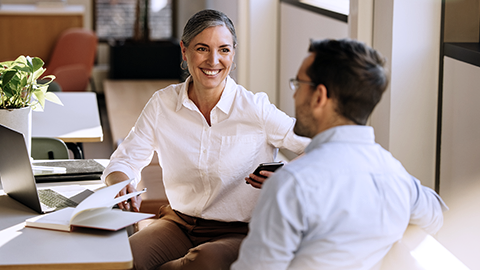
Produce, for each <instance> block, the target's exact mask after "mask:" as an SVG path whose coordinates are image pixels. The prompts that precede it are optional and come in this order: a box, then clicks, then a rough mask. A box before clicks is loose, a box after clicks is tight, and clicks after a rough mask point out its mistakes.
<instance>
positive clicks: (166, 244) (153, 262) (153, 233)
mask: <svg viewBox="0 0 480 270" xmlns="http://www.w3.org/2000/svg"><path fill="white" fill-rule="evenodd" d="M129 240H130V247H131V249H132V254H133V265H134V269H136V270H144V269H156V267H158V266H160V265H162V264H164V263H165V262H168V261H171V260H175V259H178V258H181V257H183V256H184V255H185V254H187V253H188V250H189V249H190V248H192V247H193V245H192V242H190V240H189V239H188V237H187V236H186V235H185V233H184V232H183V231H182V230H181V229H180V228H179V227H178V225H177V224H176V223H175V222H173V221H170V220H165V219H159V220H156V221H154V222H153V223H152V224H150V225H149V226H148V227H146V228H144V229H142V230H141V231H139V232H137V233H135V234H133V235H132V236H130V238H129Z"/></svg>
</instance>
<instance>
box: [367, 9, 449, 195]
mask: <svg viewBox="0 0 480 270" xmlns="http://www.w3.org/2000/svg"><path fill="white" fill-rule="evenodd" d="M440 18H441V2H440V1H435V0H420V1H419V0H404V1H393V0H385V1H375V4H374V27H373V29H374V32H373V47H374V48H375V49H377V50H379V51H380V52H381V53H382V54H383V55H384V56H386V57H387V59H388V60H389V62H388V68H389V70H390V71H391V72H390V73H391V79H390V86H389V88H388V89H387V92H386V93H385V94H384V96H383V98H382V100H381V102H380V104H379V105H378V107H377V108H376V109H375V111H374V113H373V115H372V118H371V125H372V126H373V127H374V128H375V134H376V139H377V142H379V143H380V144H381V145H382V146H383V147H385V148H386V149H388V150H389V151H390V152H392V154H393V155H394V156H395V157H396V158H397V159H399V160H400V161H401V162H402V163H403V165H404V166H405V168H406V169H407V171H409V172H410V173H411V174H412V175H413V176H415V177H416V178H418V179H420V180H421V181H422V183H423V184H424V185H426V186H429V187H431V188H434V184H435V153H436V149H435V147H436V121H437V99H438V76H439V75H438V73H439V53H440V45H439V44H440V29H441V27H440Z"/></svg>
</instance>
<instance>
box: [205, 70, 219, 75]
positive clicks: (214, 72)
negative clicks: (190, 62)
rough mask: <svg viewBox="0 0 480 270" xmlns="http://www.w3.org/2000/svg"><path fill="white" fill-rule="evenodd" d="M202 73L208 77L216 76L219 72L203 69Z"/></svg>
mask: <svg viewBox="0 0 480 270" xmlns="http://www.w3.org/2000/svg"><path fill="white" fill-rule="evenodd" d="M202 72H203V73H205V74H207V75H209V76H213V75H217V74H218V73H219V72H220V70H218V69H217V70H205V69H202Z"/></svg>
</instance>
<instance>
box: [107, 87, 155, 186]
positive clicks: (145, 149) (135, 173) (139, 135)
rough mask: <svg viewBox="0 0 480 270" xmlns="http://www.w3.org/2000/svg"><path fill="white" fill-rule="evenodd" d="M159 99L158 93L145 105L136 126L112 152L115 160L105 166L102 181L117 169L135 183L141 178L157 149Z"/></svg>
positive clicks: (112, 158)
mask: <svg viewBox="0 0 480 270" xmlns="http://www.w3.org/2000/svg"><path fill="white" fill-rule="evenodd" d="M157 99H158V93H156V94H154V96H153V98H152V99H150V100H149V102H148V103H147V105H145V108H144V109H143V111H142V113H141V114H140V117H139V118H138V120H137V122H136V123H135V126H134V127H133V128H132V130H130V132H129V134H128V136H127V137H126V138H125V140H124V141H123V142H122V143H121V144H120V145H119V146H118V148H117V149H116V150H115V152H114V153H113V154H112V156H111V158H110V159H111V160H112V161H114V162H110V163H109V165H108V166H107V167H106V168H105V170H104V172H103V175H102V181H104V182H105V178H106V176H108V175H109V174H110V173H112V172H115V171H121V172H123V173H125V174H126V175H127V176H128V177H129V178H130V179H134V183H135V185H136V184H138V182H139V181H140V180H141V172H142V169H143V168H144V167H145V166H147V165H148V164H149V163H150V161H151V159H152V157H153V152H154V149H156V147H155V138H154V136H155V128H154V127H155V122H156V117H157V113H158V112H157V111H156V107H157V105H156V104H155V103H156V102H157Z"/></svg>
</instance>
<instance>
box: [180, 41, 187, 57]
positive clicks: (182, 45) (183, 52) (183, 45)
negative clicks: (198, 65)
mask: <svg viewBox="0 0 480 270" xmlns="http://www.w3.org/2000/svg"><path fill="white" fill-rule="evenodd" d="M180 49H181V50H182V59H183V60H184V61H187V57H186V56H185V53H186V52H187V47H185V44H183V40H180Z"/></svg>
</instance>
